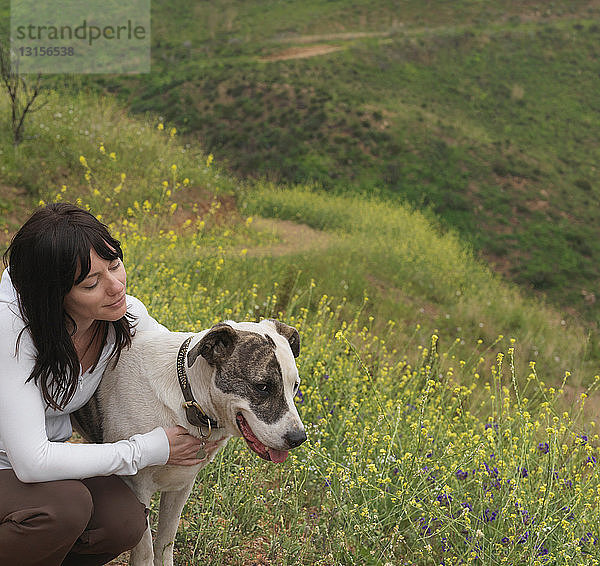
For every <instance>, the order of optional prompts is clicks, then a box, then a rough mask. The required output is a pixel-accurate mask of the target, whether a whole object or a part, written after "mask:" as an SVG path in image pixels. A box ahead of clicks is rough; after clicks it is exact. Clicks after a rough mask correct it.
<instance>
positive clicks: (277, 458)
mask: <svg viewBox="0 0 600 566" xmlns="http://www.w3.org/2000/svg"><path fill="white" fill-rule="evenodd" d="M236 421H237V425H238V428H239V429H240V432H241V433H242V436H243V437H244V440H245V441H246V443H247V444H248V446H249V447H250V449H251V450H253V451H254V452H256V453H257V454H258V455H259V456H260V457H261V458H262V459H263V460H268V461H269V462H277V463H281V462H284V461H285V459H286V458H287V457H288V451H287V450H275V448H269V447H268V446H265V445H264V444H263V443H262V442H261V441H260V440H258V438H256V435H255V434H254V433H253V432H252V429H251V428H250V425H249V424H248V422H247V421H246V419H245V418H244V416H243V415H242V413H238V414H237V415H236Z"/></svg>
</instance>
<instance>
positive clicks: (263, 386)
mask: <svg viewBox="0 0 600 566" xmlns="http://www.w3.org/2000/svg"><path fill="white" fill-rule="evenodd" d="M254 388H255V389H256V390H257V391H260V392H261V393H266V392H267V391H268V390H269V384H268V383H257V384H256V385H255V386H254Z"/></svg>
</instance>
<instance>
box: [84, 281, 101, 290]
mask: <svg viewBox="0 0 600 566" xmlns="http://www.w3.org/2000/svg"><path fill="white" fill-rule="evenodd" d="M97 286H98V282H97V281H96V283H94V284H93V285H86V286H85V287H84V289H95V288H96V287H97Z"/></svg>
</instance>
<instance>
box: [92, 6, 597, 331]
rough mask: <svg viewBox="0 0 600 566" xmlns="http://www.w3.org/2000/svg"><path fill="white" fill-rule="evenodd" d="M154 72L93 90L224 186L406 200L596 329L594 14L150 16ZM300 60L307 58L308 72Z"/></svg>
mask: <svg viewBox="0 0 600 566" xmlns="http://www.w3.org/2000/svg"><path fill="white" fill-rule="evenodd" d="M152 9H153V22H154V28H153V72H152V74H150V75H147V76H137V77H131V78H114V77H108V78H100V79H99V80H98V83H97V84H100V85H101V88H103V89H106V90H108V91H110V92H116V93H118V94H119V95H120V96H121V97H122V98H123V99H124V100H126V101H127V104H128V105H129V107H130V108H131V109H132V110H133V111H134V112H146V111H153V112H156V113H158V114H159V115H161V116H163V117H164V118H165V119H166V120H168V121H169V122H172V123H174V124H176V126H177V127H178V128H179V129H180V130H181V131H184V132H186V133H187V134H188V135H189V136H190V138H191V139H194V140H198V141H200V143H201V144H202V145H203V147H205V148H207V150H208V151H211V152H213V153H214V154H215V155H216V157H217V159H218V161H219V162H221V163H223V164H225V165H226V166H227V167H228V168H229V169H231V170H233V171H235V172H236V173H237V174H240V175H243V176H244V177H246V176H248V175H253V176H263V177H266V178H267V179H271V180H273V181H276V182H279V181H282V180H283V181H286V182H291V183H302V184H304V183H307V182H316V183H317V184H318V185H319V186H321V187H323V188H324V189H325V190H327V191H330V192H338V193H339V192H342V193H346V192H358V193H368V194H381V195H385V196H386V197H391V198H393V199H394V200H395V202H409V203H411V204H412V205H414V206H416V207H418V208H420V209H422V210H425V211H429V212H430V213H432V214H434V215H436V216H438V217H439V218H441V220H442V222H443V224H444V225H445V226H450V227H453V228H455V229H458V230H460V232H461V234H462V236H463V238H465V239H467V240H468V241H469V242H471V243H472V244H473V245H474V247H475V249H476V250H477V251H478V252H481V253H483V255H484V257H485V258H486V259H487V260H489V261H491V262H492V264H493V265H494V266H495V267H496V268H497V270H499V271H500V272H501V273H503V274H505V275H507V276H508V277H509V278H511V279H512V280H514V281H516V282H518V283H520V284H522V285H524V286H525V287H526V288H531V289H534V290H537V291H540V292H543V293H545V294H547V295H548V297H549V298H550V299H551V300H552V301H554V302H555V303H558V304H560V305H562V306H563V307H565V308H567V309H569V310H570V311H571V312H577V313H579V314H583V315H584V316H585V317H586V318H587V319H588V320H589V321H591V322H592V323H594V324H595V323H596V319H597V317H598V312H599V311H598V309H599V305H600V301H598V302H596V301H595V295H594V291H595V284H596V281H597V279H598V276H599V272H598V265H600V261H599V259H600V244H599V243H598V242H599V240H598V238H597V237H596V231H595V226H596V225H597V224H598V220H599V219H598V210H599V209H598V207H597V206H596V204H597V203H598V199H599V196H600V183H599V181H600V177H599V172H598V169H597V166H596V164H597V163H598V162H599V161H600V159H599V158H600V155H599V149H598V143H597V139H596V136H595V132H596V131H597V129H598V126H599V122H600V115H599V113H598V109H597V101H596V93H597V92H598V89H599V87H600V84H599V82H600V78H599V77H598V73H597V68H596V64H595V61H596V60H597V57H598V47H597V46H598V38H599V37H600V27H599V26H598V24H597V18H598V15H599V10H600V9H599V8H598V7H597V4H595V3H594V2H589V1H557V2H552V3H551V4H549V3H547V2H539V1H538V2H535V1H534V2H531V1H527V2H484V3H482V2H471V1H467V0H461V1H458V2H451V3H449V2H427V3H423V2H416V1H412V0H405V1H394V2H392V1H384V2H377V3H376V4H375V5H374V4H373V3H372V2H366V1H359V2H352V3H349V2H324V1H322V0H321V1H316V0H314V1H309V2H297V1H296V2H264V1H261V2H257V1H251V2H248V1H243V2H242V1H239V0H230V1H226V2H223V3H220V7H219V9H218V10H217V9H215V7H214V6H213V5H211V4H206V3H199V4H196V5H194V7H193V8H191V9H190V7H189V3H187V2H180V1H174V2H153V5H152ZM308 55H312V56H308Z"/></svg>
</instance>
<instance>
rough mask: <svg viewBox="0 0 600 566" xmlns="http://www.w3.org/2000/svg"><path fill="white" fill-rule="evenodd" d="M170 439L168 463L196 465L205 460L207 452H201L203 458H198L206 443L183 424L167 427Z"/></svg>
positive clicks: (166, 430)
mask: <svg viewBox="0 0 600 566" xmlns="http://www.w3.org/2000/svg"><path fill="white" fill-rule="evenodd" d="M165 432H166V433H167V438H168V439H169V459H168V460H167V464H174V465H176V466H196V465H198V464H201V463H202V462H203V461H204V460H205V454H204V456H203V453H201V454H200V456H202V459H199V458H198V455H199V454H198V452H199V451H200V450H202V449H204V447H205V443H204V441H203V440H201V439H200V438H196V437H195V436H192V435H191V434H189V433H188V431H187V430H186V429H185V428H183V427H182V426H173V427H169V428H166V429H165Z"/></svg>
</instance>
